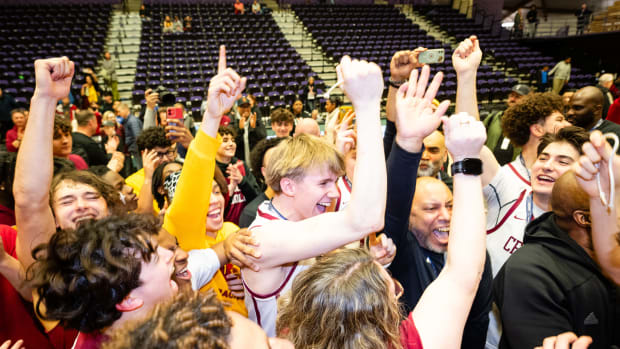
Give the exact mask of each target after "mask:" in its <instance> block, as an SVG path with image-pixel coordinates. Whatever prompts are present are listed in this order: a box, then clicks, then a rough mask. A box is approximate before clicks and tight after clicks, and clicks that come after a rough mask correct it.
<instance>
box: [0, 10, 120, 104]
mask: <svg viewBox="0 0 620 349" xmlns="http://www.w3.org/2000/svg"><path fill="white" fill-rule="evenodd" d="M112 2H113V1H109V3H106V4H84V2H82V5H80V6H79V7H77V6H75V5H71V2H70V1H69V2H66V1H61V3H62V4H60V5H59V4H54V5H49V4H31V3H29V2H28V1H26V3H27V4H26V5H3V6H1V7H0V48H1V49H0V87H1V88H2V89H3V90H4V91H5V92H6V93H8V94H11V95H13V96H14V97H16V98H15V99H16V101H17V102H18V103H19V104H21V105H22V106H24V107H25V106H27V105H28V104H29V101H30V97H32V93H33V91H34V86H35V80H34V61H35V60H36V59H39V58H48V57H57V56H67V57H69V58H70V59H72V60H73V61H74V62H75V65H76V74H75V78H74V80H73V90H74V92H77V94H78V95H79V90H80V88H81V86H82V84H83V83H84V76H83V75H82V74H81V69H83V68H85V67H90V68H94V67H95V65H96V63H97V60H98V59H99V57H101V54H102V51H103V45H104V42H105V36H106V31H107V28H108V23H109V16H110V10H111V8H112V7H111V5H110V3H112ZM48 3H49V2H48Z"/></svg>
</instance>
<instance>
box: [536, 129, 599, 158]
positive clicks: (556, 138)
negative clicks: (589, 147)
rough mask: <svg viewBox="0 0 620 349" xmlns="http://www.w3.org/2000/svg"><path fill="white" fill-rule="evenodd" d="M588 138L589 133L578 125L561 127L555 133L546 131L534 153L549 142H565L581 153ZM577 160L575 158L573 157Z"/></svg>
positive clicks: (541, 150)
mask: <svg viewBox="0 0 620 349" xmlns="http://www.w3.org/2000/svg"><path fill="white" fill-rule="evenodd" d="M589 140H590V133H588V131H586V130H585V129H583V128H581V127H579V126H567V127H564V128H561V129H560V130H559V131H558V132H557V133H546V134H545V135H544V136H543V137H542V138H541V139H540V144H538V148H537V149H536V155H537V156H539V155H540V153H542V152H543V150H545V148H546V147H547V146H548V145H549V144H551V143H558V142H566V143H568V144H570V145H572V146H573V147H575V149H576V150H577V151H578V152H579V154H581V155H583V149H582V148H581V147H582V146H583V144H584V143H585V142H587V141H589ZM575 160H577V159H575Z"/></svg>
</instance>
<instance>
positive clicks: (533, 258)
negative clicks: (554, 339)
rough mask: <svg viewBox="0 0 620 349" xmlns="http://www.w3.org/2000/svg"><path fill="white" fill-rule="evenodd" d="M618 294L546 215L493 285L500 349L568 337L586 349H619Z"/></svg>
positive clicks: (531, 227)
mask: <svg viewBox="0 0 620 349" xmlns="http://www.w3.org/2000/svg"><path fill="white" fill-rule="evenodd" d="M619 291H620V290H619V289H618V287H617V286H615V285H614V284H613V283H612V282H611V281H609V280H608V279H606V278H605V277H604V276H603V274H602V273H601V270H600V269H599V267H598V266H597V264H596V263H595V261H594V260H593V259H592V258H590V256H589V255H588V254H587V253H586V251H585V250H584V249H583V248H582V247H581V246H579V245H578V244H577V242H575V240H573V239H571V238H570V237H569V236H568V234H567V233H566V232H564V231H563V230H562V229H560V228H559V227H558V225H557V224H556V222H555V216H554V215H553V213H551V212H548V213H545V214H543V215H542V216H540V217H539V218H538V219H536V220H534V221H532V222H531V223H530V224H529V225H528V226H527V228H526V231H525V239H524V245H523V247H521V248H520V249H519V250H518V251H517V252H515V254H513V255H512V256H511V257H510V258H509V259H508V261H506V263H505V264H504V266H503V267H502V269H501V270H500V271H499V273H498V274H497V276H496V278H495V280H494V284H493V294H494V297H495V302H496V304H497V306H498V307H499V309H500V312H501V318H502V328H503V334H502V338H501V341H500V345H499V348H500V349H503V348H514V349H522V348H534V347H535V346H538V345H542V342H543V339H544V338H545V337H549V336H554V335H558V334H560V333H562V332H566V331H572V332H575V333H576V334H577V335H578V336H582V335H588V336H591V337H592V338H593V340H594V341H593V343H592V345H591V346H590V347H589V348H590V349H597V348H601V349H603V348H604V349H609V348H613V345H616V346H618V345H620V299H618V296H620V292H619Z"/></svg>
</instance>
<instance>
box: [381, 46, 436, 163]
mask: <svg viewBox="0 0 620 349" xmlns="http://www.w3.org/2000/svg"><path fill="white" fill-rule="evenodd" d="M426 50H427V49H426V48H424V47H418V48H416V49H415V50H413V51H398V52H396V53H395V54H394V56H392V60H391V61H390V79H391V80H392V81H393V82H394V83H401V82H402V83H403V84H404V83H406V82H407V78H409V75H410V74H411V71H412V70H413V69H416V68H419V67H421V66H422V64H420V63H418V56H419V55H420V52H423V51H426ZM401 86H402V85H401ZM397 92H398V88H397V87H394V86H392V85H391V84H390V85H389V86H388V96H387V103H386V105H385V116H386V118H387V121H388V124H387V125H386V138H385V139H384V143H383V147H384V150H385V158H386V159H387V157H388V155H389V153H390V150H391V148H392V143H393V140H394V139H393V138H391V137H389V136H390V135H393V134H392V133H389V132H388V131H391V130H389V127H390V125H389V123H390V122H391V123H393V122H394V121H395V120H396V95H397Z"/></svg>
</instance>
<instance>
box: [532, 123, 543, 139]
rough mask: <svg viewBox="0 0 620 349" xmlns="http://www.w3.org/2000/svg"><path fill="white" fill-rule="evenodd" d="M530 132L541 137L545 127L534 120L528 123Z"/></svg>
mask: <svg viewBox="0 0 620 349" xmlns="http://www.w3.org/2000/svg"><path fill="white" fill-rule="evenodd" d="M530 134H532V135H534V136H535V137H538V138H541V137H542V136H544V135H545V128H544V127H543V125H542V123H541V122H535V123H534V124H532V125H530Z"/></svg>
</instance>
